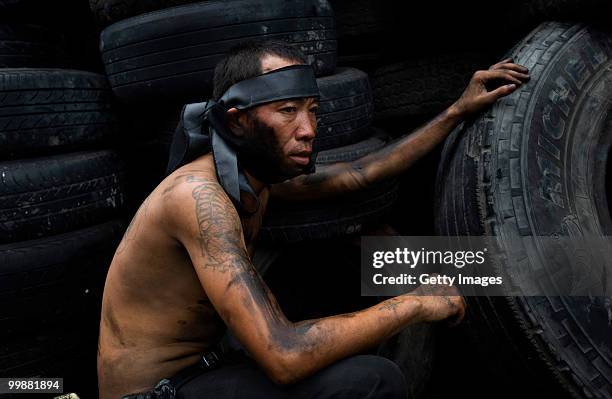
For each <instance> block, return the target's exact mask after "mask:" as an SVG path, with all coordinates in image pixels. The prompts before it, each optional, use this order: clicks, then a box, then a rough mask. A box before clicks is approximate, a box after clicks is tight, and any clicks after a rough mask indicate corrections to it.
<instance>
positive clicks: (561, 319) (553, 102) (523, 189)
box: [436, 22, 612, 398]
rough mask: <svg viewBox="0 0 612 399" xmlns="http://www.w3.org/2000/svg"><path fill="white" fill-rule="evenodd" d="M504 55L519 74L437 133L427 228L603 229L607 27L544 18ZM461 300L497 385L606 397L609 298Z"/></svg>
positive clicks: (610, 97) (610, 57)
mask: <svg viewBox="0 0 612 399" xmlns="http://www.w3.org/2000/svg"><path fill="white" fill-rule="evenodd" d="M508 55H510V56H512V57H514V60H515V62H516V63H518V64H521V65H524V66H526V67H527V68H529V70H530V75H531V80H530V81H529V83H527V84H524V85H523V86H522V87H521V88H520V89H518V90H517V91H515V92H514V93H512V94H511V95H509V96H507V97H504V98H502V99H500V100H499V101H498V102H497V103H495V104H494V105H493V107H492V108H491V109H490V110H489V111H487V112H486V113H485V114H484V115H482V116H480V117H479V118H477V119H476V120H475V121H472V122H469V123H465V125H464V126H463V127H462V128H461V129H458V130H457V131H455V132H454V133H453V134H452V135H451V137H450V138H449V140H447V143H446V145H445V149H444V154H443V159H442V163H441V165H440V169H439V176H438V186H437V187H438V193H437V195H436V198H437V199H438V203H437V205H436V209H437V212H436V213H437V215H438V218H437V222H436V224H437V230H438V232H439V233H440V234H442V235H487V236H491V238H490V240H491V241H492V244H493V245H496V246H498V247H500V248H504V242H505V241H507V240H511V239H513V238H518V237H522V236H534V237H541V236H552V237H554V236H562V237H566V236H569V237H583V236H593V235H595V236H610V235H612V218H611V217H610V198H611V196H610V183H609V182H610V176H611V174H610V172H611V163H612V162H611V161H610V157H609V155H610V149H611V143H612V32H611V31H610V30H600V29H598V28H595V27H593V26H585V25H575V24H571V23H557V22H549V23H544V24H542V25H541V26H539V27H538V28H537V29H535V30H534V31H533V32H531V33H530V34H529V35H528V36H527V37H526V38H525V39H524V40H523V41H522V42H521V43H519V44H518V45H517V46H516V47H515V48H514V49H513V50H512V51H511V52H510V54H508ZM536 240H537V238H536ZM518 242H520V241H518ZM525 253H526V254H527V255H528V256H527V257H526V259H525V261H527V262H529V263H531V265H533V264H535V263H537V262H540V261H541V259H537V257H538V255H534V254H533V252H530V251H527V250H526V251H525ZM579 278H580V276H577V279H579ZM469 302H470V303H469V307H468V310H469V312H468V316H469V317H468V323H467V324H468V325H470V326H471V328H470V331H471V332H472V334H473V335H474V336H475V337H476V340H477V341H478V342H479V346H480V347H482V348H483V349H484V350H485V351H487V352H488V356H487V357H488V359H489V361H492V362H494V366H492V367H491V369H493V370H495V369H497V370H500V375H501V376H502V378H501V379H500V383H501V382H502V381H505V382H506V385H505V389H506V390H505V392H514V393H518V392H521V393H524V392H533V395H534V397H536V396H537V394H538V393H537V392H540V393H542V394H544V395H546V396H547V397H558V396H559V395H564V396H565V395H567V394H568V393H569V394H571V395H573V396H575V397H597V398H612V327H611V324H610V314H612V300H611V298H610V297H598V296H593V297H563V296H561V297H559V296H557V297H554V296H538V297H528V296H527V297H473V298H470V300H469ZM491 353H495V356H491ZM504 375H505V377H503V376H504ZM533 387H539V388H538V389H536V391H537V392H536V391H533ZM560 392H564V393H560Z"/></svg>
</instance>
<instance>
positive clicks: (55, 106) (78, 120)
mask: <svg viewBox="0 0 612 399" xmlns="http://www.w3.org/2000/svg"><path fill="white" fill-rule="evenodd" d="M112 96H113V93H112V91H111V90H110V88H109V87H108V83H107V82H106V78H105V77H104V76H102V75H98V74H95V73H91V72H83V71H74V70H66V69H28V68H8V69H0V159H14V158H20V157H26V156H28V157H29V156H32V155H41V154H53V153H58V152H66V151H73V150H79V149H85V148H91V147H95V146H98V145H101V144H104V143H105V142H108V141H109V140H110V139H111V138H112V136H113V133H114V132H115V131H116V129H117V125H118V123H117V120H116V118H115V115H114V113H113V112H112V109H111V102H112Z"/></svg>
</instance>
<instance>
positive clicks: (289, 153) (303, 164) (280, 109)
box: [243, 56, 319, 177]
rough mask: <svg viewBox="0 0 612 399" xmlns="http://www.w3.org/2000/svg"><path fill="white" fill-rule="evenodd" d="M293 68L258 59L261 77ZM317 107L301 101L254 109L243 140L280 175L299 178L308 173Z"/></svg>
mask: <svg viewBox="0 0 612 399" xmlns="http://www.w3.org/2000/svg"><path fill="white" fill-rule="evenodd" d="M295 64H296V63H295V62H292V61H288V60H284V59H282V58H279V57H276V56H266V57H264V59H262V70H263V72H264V73H265V72H269V71H271V70H274V69H278V68H282V67H285V66H289V65H295ZM318 106H319V104H318V101H317V100H316V99H315V98H301V99H295V100H282V101H276V102H273V103H269V104H264V105H260V106H258V107H255V108H253V109H252V110H251V111H249V112H248V113H247V117H246V119H245V120H246V123H245V124H246V126H243V128H244V130H245V138H247V139H249V140H252V143H253V146H255V147H259V148H257V150H258V152H264V154H262V155H263V156H265V157H266V158H268V159H269V160H272V161H273V162H274V163H276V164H277V165H278V169H279V172H280V174H281V175H284V176H289V177H292V176H297V175H300V174H303V173H304V172H306V171H307V170H308V169H309V162H310V155H311V153H312V145H313V142H314V139H315V135H316V130H317V118H316V111H317V108H318ZM260 143H261V144H260ZM260 145H261V146H260Z"/></svg>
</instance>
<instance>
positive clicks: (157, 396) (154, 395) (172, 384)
mask: <svg viewBox="0 0 612 399" xmlns="http://www.w3.org/2000/svg"><path fill="white" fill-rule="evenodd" d="M222 355H223V352H222V351H220V350H213V351H210V352H206V353H204V354H203V355H202V356H201V357H200V360H198V362H197V363H195V364H193V365H191V366H189V367H186V368H184V369H182V370H181V371H179V372H178V373H176V374H175V375H174V376H173V377H170V378H164V379H162V380H161V381H159V382H158V383H157V385H156V386H155V388H153V389H152V390H150V391H147V392H141V393H134V394H129V395H126V396H123V397H122V398H121V399H174V398H175V396H176V392H177V391H178V390H179V388H180V387H182V386H183V385H185V384H186V383H187V382H189V381H191V380H192V379H193V378H195V377H197V376H198V375H200V374H202V372H206V371H210V370H214V369H216V368H217V367H219V366H220V365H221V364H222V362H223V358H222Z"/></svg>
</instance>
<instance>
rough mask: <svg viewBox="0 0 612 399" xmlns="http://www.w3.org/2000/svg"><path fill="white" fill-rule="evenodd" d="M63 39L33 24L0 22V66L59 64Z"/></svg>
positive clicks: (52, 65) (62, 58)
mask: <svg viewBox="0 0 612 399" xmlns="http://www.w3.org/2000/svg"><path fill="white" fill-rule="evenodd" d="M63 44H64V43H63V38H62V36H61V35H59V34H57V33H55V32H53V31H50V30H49V29H46V28H43V27H41V26H35V25H21V26H19V25H0V68H23V67H29V68H34V67H39V68H40V67H47V68H50V67H61V66H63V65H64V63H65V61H64V60H65V58H66V57H67V54H66V53H65V51H63V48H62V47H63Z"/></svg>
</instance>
